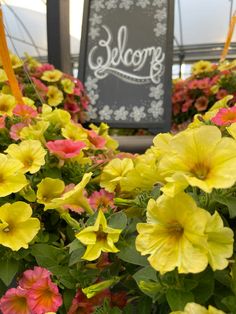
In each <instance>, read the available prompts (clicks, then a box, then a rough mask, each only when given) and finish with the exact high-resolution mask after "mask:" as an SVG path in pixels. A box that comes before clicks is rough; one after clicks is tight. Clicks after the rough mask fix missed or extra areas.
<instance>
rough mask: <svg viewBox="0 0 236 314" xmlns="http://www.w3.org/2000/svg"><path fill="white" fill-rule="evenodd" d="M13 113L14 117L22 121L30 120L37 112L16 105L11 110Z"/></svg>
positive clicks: (25, 106) (24, 106)
mask: <svg viewBox="0 0 236 314" xmlns="http://www.w3.org/2000/svg"><path fill="white" fill-rule="evenodd" d="M13 113H14V115H16V116H19V117H22V119H24V120H30V119H31V118H35V117H36V116H37V115H38V112H37V110H35V109H33V108H32V107H30V106H27V105H16V106H15V108H14V109H13Z"/></svg>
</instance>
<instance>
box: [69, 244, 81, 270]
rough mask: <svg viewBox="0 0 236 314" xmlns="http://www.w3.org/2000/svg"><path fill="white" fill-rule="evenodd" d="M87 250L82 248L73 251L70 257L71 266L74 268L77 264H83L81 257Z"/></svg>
mask: <svg viewBox="0 0 236 314" xmlns="http://www.w3.org/2000/svg"><path fill="white" fill-rule="evenodd" d="M84 251H85V248H84V247H83V246H82V247H81V248H79V249H77V250H75V251H73V252H72V253H71V256H70V260H69V266H73V265H74V264H76V263H79V262H82V260H81V257H82V256H83V255H84Z"/></svg>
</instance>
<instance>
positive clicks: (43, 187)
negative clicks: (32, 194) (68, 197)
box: [37, 178, 65, 205]
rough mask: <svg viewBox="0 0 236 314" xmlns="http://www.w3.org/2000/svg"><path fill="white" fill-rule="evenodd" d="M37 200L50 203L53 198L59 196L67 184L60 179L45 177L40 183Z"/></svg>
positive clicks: (45, 203) (41, 202)
mask: <svg viewBox="0 0 236 314" xmlns="http://www.w3.org/2000/svg"><path fill="white" fill-rule="evenodd" d="M37 187H38V191H37V201H38V203H40V204H44V205H47V204H50V202H51V200H53V199H55V198H57V197H59V196H61V195H62V193H63V192H64V190H65V184H64V182H63V181H62V180H60V179H53V178H45V179H43V180H42V181H41V182H40V183H39V184H38V185H37Z"/></svg>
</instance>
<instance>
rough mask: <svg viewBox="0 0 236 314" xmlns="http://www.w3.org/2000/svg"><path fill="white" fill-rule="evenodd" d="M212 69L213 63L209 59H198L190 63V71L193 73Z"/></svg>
mask: <svg viewBox="0 0 236 314" xmlns="http://www.w3.org/2000/svg"><path fill="white" fill-rule="evenodd" d="M211 71H213V64H212V63H211V62H209V61H204V60H200V61H198V62H196V63H194V64H193V65H192V68H191V72H192V74H194V75H197V74H200V73H205V72H211Z"/></svg>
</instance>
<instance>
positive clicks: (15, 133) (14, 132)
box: [10, 122, 27, 141]
mask: <svg viewBox="0 0 236 314" xmlns="http://www.w3.org/2000/svg"><path fill="white" fill-rule="evenodd" d="M25 126H27V124H26V123H22V122H20V123H16V124H14V125H12V126H11V129H10V137H11V138H12V139H13V140H15V141H18V140H19V139H20V132H21V130H22V129H23V128H24V127H25Z"/></svg>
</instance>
